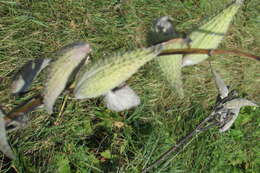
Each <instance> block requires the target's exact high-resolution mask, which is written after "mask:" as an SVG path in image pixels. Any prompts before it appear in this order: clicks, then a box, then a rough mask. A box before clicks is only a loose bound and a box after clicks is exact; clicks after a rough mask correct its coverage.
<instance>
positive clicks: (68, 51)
mask: <svg viewBox="0 0 260 173" xmlns="http://www.w3.org/2000/svg"><path fill="white" fill-rule="evenodd" d="M90 52H91V48H90V45H89V44H87V43H85V42H75V43H72V44H69V45H67V46H65V47H64V48H62V49H61V50H60V51H58V52H57V59H56V60H55V61H54V62H53V63H52V64H51V67H50V72H49V74H48V78H47V84H46V86H45V90H44V93H43V97H44V98H43V103H44V106H45V109H46V110H47V112H48V113H49V114H52V113H53V105H54V103H55V101H56V99H57V98H58V96H59V95H60V94H61V93H62V91H63V90H64V89H65V87H66V85H67V83H68V81H69V79H70V78H71V76H72V75H74V71H75V70H76V69H77V68H78V67H79V66H80V65H81V64H82V63H83V62H84V61H85V60H86V58H87V55H88V54H89V53H90Z"/></svg>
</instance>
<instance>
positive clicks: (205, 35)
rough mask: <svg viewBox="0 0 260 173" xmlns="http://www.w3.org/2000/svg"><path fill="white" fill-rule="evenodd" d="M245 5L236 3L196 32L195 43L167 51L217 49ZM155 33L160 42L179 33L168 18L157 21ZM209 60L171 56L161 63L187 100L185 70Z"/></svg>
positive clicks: (168, 76) (194, 33) (174, 85)
mask: <svg viewBox="0 0 260 173" xmlns="http://www.w3.org/2000/svg"><path fill="white" fill-rule="evenodd" d="M242 4H243V1H241V0H237V1H235V2H233V3H232V4H231V5H229V6H228V7H227V8H226V9H224V10H223V11H222V12H220V13H219V14H218V15H216V16H215V17H213V18H212V19H211V20H209V21H208V22H206V23H205V24H204V25H202V26H201V27H199V28H198V29H196V30H194V31H192V32H191V34H189V35H188V38H189V40H191V42H188V41H189V40H187V43H186V44H183V43H181V42H173V43H172V44H169V45H167V46H165V47H164V48H163V50H167V49H178V48H187V47H188V46H189V47H190V48H201V49H216V48H217V47H218V45H219V44H220V42H221V40H222V39H223V38H224V36H225V34H226V32H227V31H228V28H229V25H230V23H231V21H232V19H233V18H234V16H235V14H236V13H237V11H238V9H239V7H240V6H241V5H242ZM152 31H153V32H152V33H153V38H157V39H158V41H160V40H163V41H166V40H167V39H168V40H169V39H172V38H175V37H176V32H175V30H174V28H173V24H172V21H171V20H170V18H169V17H167V16H164V17H161V18H159V19H157V20H156V23H155V24H154V26H153V30H152ZM155 31H157V32H155ZM171 34H172V35H171ZM188 43H189V44H188ZM208 57H209V56H208V55H202V54H198V55H194V54H193V55H185V56H183V55H167V57H159V58H158V63H159V66H160V68H161V70H162V72H163V76H164V77H165V79H166V80H167V81H168V82H169V83H170V85H171V86H172V87H173V88H174V89H175V91H176V92H177V93H178V95H179V96H180V97H181V98H182V97H184V91H183V82H182V77H181V68H182V67H184V66H189V65H195V64H198V63H200V62H202V61H203V60H205V59H206V58H208Z"/></svg>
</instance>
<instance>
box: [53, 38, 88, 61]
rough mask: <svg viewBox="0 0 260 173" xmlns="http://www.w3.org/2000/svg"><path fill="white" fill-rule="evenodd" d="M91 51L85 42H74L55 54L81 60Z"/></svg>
mask: <svg viewBox="0 0 260 173" xmlns="http://www.w3.org/2000/svg"><path fill="white" fill-rule="evenodd" d="M91 51H92V49H91V48H90V45H89V44H87V43H85V42H74V43H72V44H69V45H67V46H65V47H63V48H62V49H61V50H60V51H59V52H57V54H58V55H61V56H66V57H74V58H75V59H82V58H84V57H86V55H87V54H88V53H90V52H91Z"/></svg>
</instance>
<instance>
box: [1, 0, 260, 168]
mask: <svg viewBox="0 0 260 173" xmlns="http://www.w3.org/2000/svg"><path fill="white" fill-rule="evenodd" d="M229 2H230V1H228V0H218V1H207V0H200V1H196V0H185V1H181V0H175V1H170V0H168V1H167V0H166V1H157V0H125V1H119V0H111V1H106V0H95V1H91V0H65V1H61V0H37V1H29V0H27V1H26V0H20V1H11V0H0V16H1V17H0V81H1V85H0V89H1V90H0V103H1V106H4V108H5V109H6V110H11V108H13V107H14V106H15V105H18V104H19V103H21V102H22V101H23V100H25V98H19V99H17V98H16V99H15V98H14V97H11V96H9V94H8V93H9V87H10V81H11V77H12V74H13V71H14V70H15V69H17V68H19V67H20V66H21V65H22V64H23V63H25V62H26V61H28V60H30V59H34V58H39V57H51V55H52V52H53V51H55V50H57V49H59V48H60V47H62V46H63V45H66V44H68V43H71V42H73V41H76V40H85V41H87V42H89V43H90V44H91V45H92V47H93V49H94V51H93V54H92V57H91V58H92V60H95V59H98V58H102V57H107V56H109V55H110V54H111V53H113V52H124V51H126V50H133V49H135V48H140V47H147V46H148V45H147V41H146V40H147V38H146V36H147V33H148V31H149V27H150V25H151V22H152V21H153V20H154V19H156V18H157V17H159V16H163V15H169V16H171V17H173V19H174V22H175V24H176V27H177V29H178V30H179V31H181V32H190V31H191V30H192V29H193V28H196V27H197V26H199V23H200V22H201V21H202V20H203V19H205V18H208V17H210V16H212V15H214V14H216V12H218V11H219V10H221V9H223V8H224V7H225V5H226V4H228V3H229ZM257 5H258V6H257ZM259 27H260V21H259V2H258V1H257V0H247V1H246V3H245V5H244V6H243V8H242V9H241V10H240V11H239V13H238V14H237V16H236V18H235V20H234V22H233V24H232V26H231V28H230V30H229V32H228V35H227V36H226V38H225V41H224V42H223V44H222V45H221V47H223V48H235V49H241V50H243V51H249V52H251V51H252V52H254V53H255V54H259V53H260V49H259V45H260V40H259V38H260V35H259ZM212 60H213V61H212V64H213V66H214V67H215V68H216V69H217V70H218V71H220V74H221V75H222V76H223V78H224V80H225V81H226V83H228V84H230V85H231V86H232V87H233V88H236V89H238V90H239V92H240V93H241V95H242V96H245V97H247V98H249V99H252V100H255V101H257V102H258V103H259V101H260V97H259V96H260V90H259V82H260V80H259V79H260V70H259V69H260V64H259V63H257V62H255V61H252V60H248V59H246V58H243V57H237V56H216V57H212ZM44 76H45V75H42V76H41V78H40V79H38V80H37V82H36V84H35V85H34V86H33V88H39V87H40V86H43V85H44V82H43V81H44ZM183 78H184V87H185V88H184V90H185V98H184V99H183V100H181V99H179V98H178V97H177V96H176V94H175V93H174V91H172V90H171V89H170V88H169V85H168V84H167V82H165V81H164V80H163V79H162V76H161V72H160V69H159V68H158V65H157V64H156V62H151V63H149V64H147V65H146V66H144V67H143V68H141V70H140V71H139V72H138V73H137V74H135V75H134V76H133V77H132V78H131V79H130V80H129V81H128V84H129V85H131V87H133V88H134V90H135V91H136V92H137V93H138V94H139V95H140V96H141V100H142V104H141V105H140V106H139V107H137V108H136V109H133V110H130V111H125V112H122V113H113V112H111V111H109V110H107V109H106V108H105V106H104V103H103V102H102V100H101V99H100V98H98V99H89V100H84V101H78V100H75V99H73V98H72V97H71V96H65V95H62V96H61V97H60V99H59V100H58V101H57V104H56V105H55V114H54V115H52V116H50V115H48V114H47V113H46V112H45V111H35V112H33V113H32V114H31V118H32V121H31V123H30V124H29V125H28V126H27V127H26V128H24V129H21V130H19V131H16V132H12V133H11V134H10V135H9V136H10V144H11V145H12V148H13V149H14V151H15V153H16V154H17V156H18V159H17V160H15V161H13V162H6V161H4V160H3V159H2V158H3V157H2V156H1V161H0V169H1V172H19V173H35V172H38V173H40V172H44V173H48V172H50V173H51V172H58V173H69V172H77V173H81V172H82V173H83V172H127V173H128V172H129V173H132V172H140V170H141V169H142V168H143V167H144V166H145V165H147V164H150V163H151V162H152V161H154V160H155V159H156V158H158V156H159V155H160V154H161V153H162V152H164V151H166V150H167V149H168V148H169V147H170V146H171V145H172V144H174V143H176V141H177V140H178V139H180V138H181V137H183V136H185V135H186V134H187V133H188V132H189V131H191V130H192V129H193V128H194V127H195V126H196V125H197V124H198V123H199V122H200V121H201V120H202V119H203V118H204V117H206V116H207V115H208V114H209V113H210V112H211V108H212V106H213V105H214V101H215V97H216V95H217V91H216V88H215V86H214V81H213V79H212V75H211V73H210V69H209V65H208V63H207V62H204V63H202V64H200V65H197V66H191V67H187V68H184V69H183ZM34 94H36V93H35V91H34V92H32V93H31V94H30V95H34ZM28 97H29V96H27V98H28ZM62 104H64V105H65V109H64V110H63V111H62V110H61V107H62ZM60 112H61V114H59V113H60ZM259 114H260V109H259V108H257V109H256V108H243V109H242V111H241V113H240V115H239V118H238V120H237V121H236V122H235V124H234V125H233V126H232V129H231V130H230V131H228V132H226V133H223V134H220V133H218V131H217V130H216V129H212V130H210V131H209V132H206V133H204V134H202V135H200V136H199V137H197V138H195V139H194V140H193V141H192V142H191V143H190V145H189V146H187V147H186V148H185V150H184V151H183V152H181V153H180V155H178V157H176V158H175V159H174V160H173V161H171V162H169V163H168V164H167V165H162V166H161V167H160V168H159V169H157V170H156V171H154V172H161V173H163V172H165V173H166V172H167V173H168V172H195V173H197V172H212V173H221V172H223V173H226V172H232V173H233V172H234V173H238V172H239V173H240V172H241V173H242V172H248V173H256V172H259V171H260V170H259V168H260V160H259V156H260V154H259V153H260V146H259V136H260V131H259V126H260V119H259ZM117 122H122V123H123V127H120V128H119V127H117V126H116V125H117Z"/></svg>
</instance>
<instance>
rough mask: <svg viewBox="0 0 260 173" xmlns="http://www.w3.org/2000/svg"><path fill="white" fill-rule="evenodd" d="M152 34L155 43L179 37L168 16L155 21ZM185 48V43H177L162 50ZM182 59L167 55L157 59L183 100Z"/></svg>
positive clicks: (177, 56) (179, 56) (164, 74)
mask: <svg viewBox="0 0 260 173" xmlns="http://www.w3.org/2000/svg"><path fill="white" fill-rule="evenodd" d="M151 33H152V35H151V37H152V38H153V40H154V43H158V42H159V43H160V42H164V41H168V40H170V39H173V38H176V37H178V35H177V33H176V32H175V30H174V27H173V24H172V20H171V18H170V17H168V16H163V17H160V18H158V19H157V20H155V22H154V24H153V27H152V32H151ZM185 47H187V46H185V43H184V42H175V43H174V44H168V45H164V46H163V48H162V49H174V48H175V49H178V48H185ZM182 58H183V55H167V56H163V57H159V58H158V59H157V60H158V63H159V65H160V68H161V70H162V72H163V73H162V74H163V76H164V77H165V78H166V80H167V81H168V82H169V83H170V85H171V86H172V87H173V88H174V89H175V91H176V92H177V93H178V94H179V96H180V97H181V98H182V97H184V91H183V86H182V85H183V84H182V77H181V68H182Z"/></svg>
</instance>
